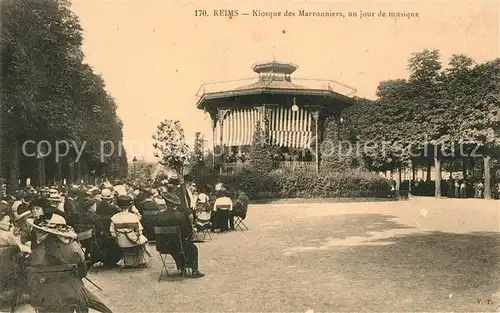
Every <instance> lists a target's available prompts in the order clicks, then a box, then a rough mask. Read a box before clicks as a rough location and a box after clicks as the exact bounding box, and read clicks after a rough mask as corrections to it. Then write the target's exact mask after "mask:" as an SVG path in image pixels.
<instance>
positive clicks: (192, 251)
mask: <svg viewBox="0 0 500 313" xmlns="http://www.w3.org/2000/svg"><path fill="white" fill-rule="evenodd" d="M162 196H163V198H164V199H165V202H166V203H167V208H166V209H164V210H163V211H161V212H160V213H158V215H157V219H156V225H155V226H157V227H173V226H179V228H180V230H181V238H182V244H183V248H184V251H185V252H186V256H187V260H186V261H187V266H188V267H189V268H191V269H192V277H193V278H200V277H203V276H205V275H204V274H202V273H201V272H200V271H199V270H198V247H196V245H195V244H194V243H192V242H191V241H189V240H190V239H191V237H192V235H193V231H192V227H190V225H189V224H188V221H187V220H186V218H185V216H184V214H182V213H181V212H179V211H178V210H177V208H178V206H179V205H180V204H181V202H180V200H179V197H177V195H175V194H162ZM173 258H174V259H175V262H176V264H177V268H178V269H180V270H181V271H183V272H184V271H185V270H186V269H185V268H184V264H183V262H182V261H183V260H182V258H181V257H180V256H179V255H173Z"/></svg>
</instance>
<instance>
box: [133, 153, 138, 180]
mask: <svg viewBox="0 0 500 313" xmlns="http://www.w3.org/2000/svg"><path fill="white" fill-rule="evenodd" d="M132 163H133V164H134V174H133V176H134V179H136V176H135V163H137V158H136V157H134V158H133V159H132Z"/></svg>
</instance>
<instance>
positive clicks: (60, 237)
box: [26, 214, 111, 313]
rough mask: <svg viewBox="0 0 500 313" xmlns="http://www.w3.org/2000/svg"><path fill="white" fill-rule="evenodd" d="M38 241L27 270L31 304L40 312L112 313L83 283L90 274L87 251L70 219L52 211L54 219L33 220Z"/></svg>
mask: <svg viewBox="0 0 500 313" xmlns="http://www.w3.org/2000/svg"><path fill="white" fill-rule="evenodd" d="M32 226H33V228H34V229H35V231H36V240H37V243H38V245H37V246H36V248H35V249H34V250H33V252H32V253H31V256H30V258H29V261H28V267H27V268H26V272H27V274H28V276H27V277H28V279H27V283H28V287H29V291H30V304H31V305H32V306H33V308H35V309H36V311H37V312H38V313H45V312H61V313H70V312H71V313H72V312H74V311H77V312H82V311H88V309H89V308H92V309H94V310H97V311H100V312H104V313H111V310H110V309H109V308H108V307H107V306H106V305H105V304H104V303H102V302H101V301H100V300H99V299H98V298H97V297H96V296H95V295H94V294H92V293H91V292H90V291H89V290H88V289H86V288H85V286H84V285H83V281H82V279H83V278H84V277H86V276H87V267H86V265H85V259H84V253H83V251H82V248H81V247H80V245H79V244H78V242H77V241H76V237H77V236H76V233H75V232H74V230H73V228H72V227H71V226H68V225H66V220H65V219H64V218H63V217H62V216H60V215H58V214H52V216H51V217H50V219H48V220H44V221H43V222H42V223H40V224H38V225H37V224H33V225H32Z"/></svg>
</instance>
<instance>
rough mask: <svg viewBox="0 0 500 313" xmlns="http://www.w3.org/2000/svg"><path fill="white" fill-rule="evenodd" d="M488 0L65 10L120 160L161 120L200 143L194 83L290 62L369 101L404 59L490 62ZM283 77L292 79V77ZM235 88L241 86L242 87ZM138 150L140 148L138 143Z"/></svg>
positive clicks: (494, 25)
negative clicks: (226, 12)
mask: <svg viewBox="0 0 500 313" xmlns="http://www.w3.org/2000/svg"><path fill="white" fill-rule="evenodd" d="M499 4H500V2H497V3H493V1H462V0H455V1H375V0H372V1H344V2H340V1H338V2H335V1H328V2H327V1H285V0H282V1H271V0H269V1H242V0H239V1H236V0H233V1H189V2H188V1H167V0H155V1H152V0H151V1H140V0H136V1H132V0H122V1H118V0H115V1H106V0H85V1H76V0H74V3H73V10H74V12H75V13H76V14H77V15H78V16H79V18H80V22H81V24H82V27H83V28H84V39H85V41H84V47H83V49H84V52H85V54H86V62H88V63H89V64H90V65H91V66H92V67H93V68H94V70H95V71H96V72H97V73H99V74H101V75H102V76H103V77H104V80H105V81H106V84H107V90H108V91H109V92H110V93H111V94H112V95H113V96H114V97H115V99H116V102H117V105H118V115H119V116H120V117H121V118H122V120H123V122H124V134H125V138H124V141H125V142H124V145H125V147H126V148H127V153H128V155H129V158H130V159H132V157H133V156H137V158H139V159H140V158H142V157H144V158H145V159H146V160H148V161H152V160H155V159H154V157H153V155H152V148H150V144H149V142H151V135H152V134H153V133H154V132H155V129H156V126H157V125H158V124H159V123H160V122H161V121H162V120H163V119H165V118H168V119H178V120H180V121H181V123H182V125H183V127H184V131H185V133H186V137H188V138H187V139H188V141H191V138H192V137H193V135H194V133H195V132H196V131H200V132H202V133H203V134H205V136H206V137H207V139H208V140H209V146H211V141H210V139H211V138H212V135H211V128H210V119H209V118H208V117H207V116H206V115H205V114H204V113H203V112H202V111H200V110H198V109H196V101H197V98H196V96H195V95H196V93H197V91H198V89H199V87H200V86H201V85H202V84H203V83H210V82H217V81H226V80H232V79H241V78H250V77H253V76H254V73H253V72H252V71H251V65H252V64H254V63H255V62H258V61H269V60H272V59H273V57H274V58H275V59H276V60H277V61H283V62H292V63H295V64H297V65H299V69H298V70H297V72H296V73H295V74H294V76H296V77H300V78H320V79H333V80H338V81H341V82H344V83H346V84H348V85H351V86H354V87H356V88H357V89H358V95H359V96H364V97H368V98H374V94H375V90H376V88H377V85H378V83H379V82H380V81H382V80H387V79H394V78H404V77H406V76H407V70H406V66H407V60H408V58H409V57H410V55H411V53H413V52H418V51H421V50H423V49H425V48H429V49H439V50H441V53H442V55H443V63H444V64H446V63H447V60H448V58H449V57H450V56H451V54H453V53H463V54H466V55H468V56H470V57H472V58H474V59H475V60H476V61H479V62H482V61H486V60H491V59H494V58H496V57H498V56H499V51H500V40H499V22H498V21H499V12H500V11H499V9H498V6H499ZM195 9H206V10H207V11H208V12H209V14H212V11H213V9H238V10H239V11H240V14H241V12H249V13H250V14H252V12H251V11H252V10H261V11H282V12H283V11H285V10H288V11H298V10H302V9H304V10H308V11H327V10H331V11H339V12H344V13H346V14H347V12H349V11H351V12H358V14H359V11H360V10H362V11H366V12H375V13H378V12H379V11H380V10H382V11H385V12H391V11H392V12H394V11H397V12H402V11H407V12H418V13H419V15H420V16H419V18H413V19H397V20H396V19H393V18H392V19H391V18H385V19H384V18H371V19H367V18H363V19H360V18H344V19H342V18H339V17H299V16H295V17H275V18H272V19H270V18H269V17H253V16H251V15H250V16H242V15H240V16H237V17H234V18H232V19H229V18H228V17H213V16H212V17H195V16H194V10H195ZM283 31H284V32H283ZM292 79H293V76H292ZM243 85H245V83H243ZM139 143H143V144H142V145H143V146H144V148H142V149H141V147H140V144H139Z"/></svg>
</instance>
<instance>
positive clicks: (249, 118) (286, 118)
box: [197, 61, 356, 170]
mask: <svg viewBox="0 0 500 313" xmlns="http://www.w3.org/2000/svg"><path fill="white" fill-rule="evenodd" d="M297 68H298V66H297V65H294V64H291V63H281V62H276V61H272V62H266V63H258V64H255V65H253V66H252V70H253V71H254V72H255V73H257V74H258V79H257V81H256V82H255V78H253V80H254V82H253V83H251V84H248V85H245V86H243V87H234V88H228V85H230V84H232V85H235V84H238V85H240V86H241V84H242V80H235V81H229V82H220V83H213V84H204V85H202V86H201V87H200V90H199V91H198V94H197V96H198V97H199V99H198V102H197V107H198V109H201V110H204V111H205V112H207V113H209V114H210V117H211V121H212V133H213V151H222V153H223V154H224V153H227V151H230V150H231V149H233V148H237V149H240V148H241V147H248V146H250V145H252V142H253V137H254V134H255V131H256V129H255V127H256V124H257V121H260V124H261V125H262V127H263V128H264V131H265V132H266V133H267V134H268V136H267V137H268V139H269V142H270V144H271V145H275V146H278V147H281V148H285V149H287V148H288V149H301V150H312V151H311V152H312V153H311V155H313V156H314V157H313V160H309V162H299V161H292V162H283V164H284V163H288V167H289V165H290V163H292V166H294V163H295V165H299V163H300V166H301V167H303V166H306V167H314V168H315V169H316V170H318V169H319V162H320V159H319V151H318V149H319V145H320V143H321V140H322V137H323V128H324V122H325V120H326V118H327V117H329V116H335V120H336V121H338V122H339V123H340V122H341V118H340V113H341V111H342V109H344V108H345V107H347V106H350V105H352V104H354V103H355V99H354V98H353V96H354V95H355V93H356V89H354V88H353V87H350V86H347V85H345V84H341V83H339V82H336V81H333V80H318V79H295V78H294V79H293V81H292V78H291V75H292V74H293V73H294V72H295V71H296V70H297ZM297 81H300V84H298V83H297ZM224 85H225V86H226V87H224ZM313 85H314V87H312V86H313ZM221 86H222V87H221ZM341 90H343V91H344V92H342V91H341ZM337 125H339V124H337ZM240 151H241V150H240ZM224 159H225V158H224V157H223V158H222V160H224ZM222 163H223V164H222V166H223V167H225V165H229V164H227V162H225V161H222ZM225 163H226V164H225ZM294 167H295V166H294Z"/></svg>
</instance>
